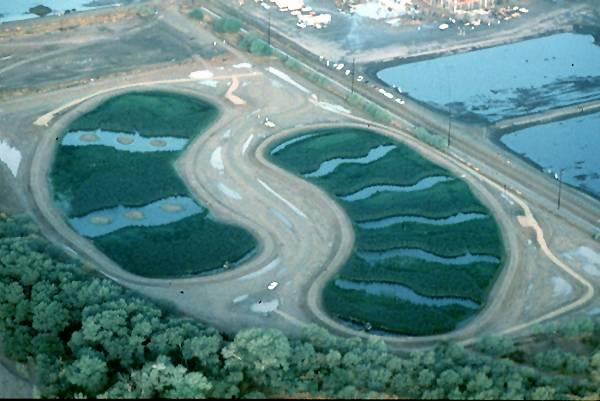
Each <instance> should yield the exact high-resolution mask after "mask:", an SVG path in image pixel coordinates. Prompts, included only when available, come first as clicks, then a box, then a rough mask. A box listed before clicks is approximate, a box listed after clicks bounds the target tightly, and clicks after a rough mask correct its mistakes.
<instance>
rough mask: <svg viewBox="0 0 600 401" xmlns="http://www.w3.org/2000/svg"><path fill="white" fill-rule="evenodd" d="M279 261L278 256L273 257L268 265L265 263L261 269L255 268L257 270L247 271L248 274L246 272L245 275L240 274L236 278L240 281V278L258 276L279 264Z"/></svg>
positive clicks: (247, 278)
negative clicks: (240, 275)
mask: <svg viewBox="0 0 600 401" xmlns="http://www.w3.org/2000/svg"><path fill="white" fill-rule="evenodd" d="M279 262H280V260H279V258H275V259H273V260H272V261H271V262H270V263H269V264H268V265H266V266H265V267H263V268H262V269H260V270H257V271H255V272H252V273H249V274H246V275H245V276H242V277H240V278H238V280H240V281H242V280H250V279H251V278H254V277H258V276H260V275H262V274H265V273H267V272H269V271H271V270H273V269H275V268H277V267H278V266H279Z"/></svg>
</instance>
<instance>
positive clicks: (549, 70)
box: [377, 33, 600, 121]
mask: <svg viewBox="0 0 600 401" xmlns="http://www.w3.org/2000/svg"><path fill="white" fill-rule="evenodd" d="M599 66H600V47H599V46H597V45H595V44H594V38H593V37H592V36H591V35H580V34H574V33H563V34H557V35H552V36H548V37H542V38H537V39H531V40H526V41H522V42H518V43H514V44H508V45H503V46H498V47H493V48H488V49H483V50H477V51H472V52H468V53H462V54H456V55H450V56H445V57H438V58H435V59H429V60H424V61H419V62H414V63H408V64H401V65H396V66H393V67H389V68H385V69H383V70H381V71H379V72H378V73H377V76H378V77H379V78H380V79H381V80H382V81H384V82H385V83H387V84H388V85H390V86H392V85H396V86H397V87H399V88H401V90H403V91H404V92H407V93H408V94H409V95H410V96H412V97H413V98H415V99H418V100H421V101H424V102H427V103H429V104H431V105H433V106H435V107H438V108H440V109H442V110H444V111H446V110H448V107H449V106H450V104H452V106H451V107H452V111H453V113H457V114H461V113H465V114H466V113H468V112H470V113H475V114H477V115H479V116H481V117H483V118H485V119H487V120H490V121H496V120H499V119H503V118H506V117H512V116H518V115H524V114H530V113H534V112H541V111H545V110H548V109H551V108H555V107H559V106H564V105H569V104H575V103H580V102H583V101H589V100H595V99H600V68H599Z"/></svg>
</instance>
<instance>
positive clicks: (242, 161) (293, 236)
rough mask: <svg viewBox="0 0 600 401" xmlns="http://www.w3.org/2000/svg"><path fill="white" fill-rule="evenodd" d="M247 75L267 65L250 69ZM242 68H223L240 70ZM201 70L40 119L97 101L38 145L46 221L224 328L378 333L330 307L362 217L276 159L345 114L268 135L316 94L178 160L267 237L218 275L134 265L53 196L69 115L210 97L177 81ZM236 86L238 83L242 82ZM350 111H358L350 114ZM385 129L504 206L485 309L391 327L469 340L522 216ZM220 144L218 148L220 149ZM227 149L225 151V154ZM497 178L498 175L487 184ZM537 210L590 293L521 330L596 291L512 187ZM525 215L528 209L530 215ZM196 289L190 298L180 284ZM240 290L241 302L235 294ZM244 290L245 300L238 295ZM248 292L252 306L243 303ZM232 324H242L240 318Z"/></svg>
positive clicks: (218, 126) (451, 163)
mask: <svg viewBox="0 0 600 401" xmlns="http://www.w3.org/2000/svg"><path fill="white" fill-rule="evenodd" d="M244 75H246V76H252V75H255V73H250V74H244ZM230 77H231V75H229V76H224V77H215V78H212V79H229V78H230ZM191 81H193V80H190V79H178V80H164V81H154V82H145V83H137V84H131V85H123V86H119V87H116V88H111V89H106V90H103V91H99V92H96V93H94V94H91V95H88V96H85V97H82V98H81V99H77V100H75V101H73V102H69V103H68V104H66V105H64V106H62V107H60V108H58V109H56V110H53V111H51V112H49V113H47V114H45V115H44V116H42V117H40V118H39V119H38V120H36V124H37V125H47V124H49V123H50V122H52V121H53V119H54V118H55V116H56V115H58V114H60V113H63V112H65V111H67V110H68V109H69V108H71V107H73V106H75V105H79V104H80V103H82V102H85V104H83V105H81V107H77V108H75V109H74V110H70V111H68V112H67V113H66V115H65V116H64V118H61V119H60V120H58V121H57V122H56V123H55V124H54V125H53V126H52V128H51V129H49V130H48V132H47V133H46V134H45V135H44V137H43V138H42V140H41V141H40V143H39V144H38V146H37V148H36V153H35V155H34V158H33V162H32V168H31V177H30V186H31V191H32V193H33V196H34V200H35V203H36V205H37V208H38V212H39V213H40V214H41V216H42V220H43V221H45V222H48V223H49V224H50V226H51V227H52V228H53V230H54V231H55V233H57V234H58V236H59V237H60V238H61V240H62V241H66V242H67V244H69V245H70V246H72V247H73V248H75V249H76V250H78V251H80V252H81V253H83V254H84V255H85V256H87V257H88V258H90V259H92V260H94V262H96V263H97V264H98V266H99V268H100V269H101V271H102V273H104V274H105V275H107V276H108V277H110V278H112V279H113V280H115V281H117V282H121V283H123V284H125V285H127V286H130V287H132V288H135V289H136V290H139V291H141V292H144V293H146V294H149V295H151V296H156V297H159V298H163V299H167V300H170V301H173V302H175V303H176V305H177V306H178V307H180V308H181V309H182V310H183V311H184V312H186V313H189V314H190V315H192V316H195V317H198V318H201V319H203V320H205V321H206V322H207V323H211V324H217V325H219V326H220V327H232V328H238V327H239V326H240V325H242V326H243V325H256V324H261V325H265V324H270V325H273V326H276V327H281V328H286V327H287V328H289V324H287V323H285V322H291V323H293V324H299V325H303V324H306V323H307V322H310V321H315V320H316V321H318V322H320V323H322V324H324V325H326V326H328V327H329V328H330V329H333V330H334V331H335V332H337V333H340V334H347V335H359V336H372V335H371V334H367V333H364V332H361V331H356V330H353V329H351V328H349V327H347V326H344V325H342V324H340V323H339V322H337V321H335V320H334V319H332V318H330V317H329V316H327V315H326V314H325V313H324V311H323V309H322V307H321V304H320V299H321V291H322V288H323V286H324V284H325V283H326V282H327V280H328V279H329V278H330V277H331V275H332V274H334V273H335V272H336V271H337V270H338V269H339V268H340V266H341V265H342V264H343V263H344V262H345V261H346V259H347V257H348V256H349V255H350V253H351V251H352V247H353V243H354V233H353V229H352V225H351V223H350V221H349V219H348V217H347V216H346V215H345V213H344V212H343V210H342V209H341V208H340V207H339V206H338V205H337V204H336V203H335V201H334V200H332V199H331V198H330V197H329V196H328V195H327V194H326V193H324V192H323V191H322V190H320V189H318V188H316V187H314V186H313V185H311V184H309V183H307V182H306V181H304V180H302V179H300V178H299V177H296V176H294V175H292V174H291V173H289V172H286V171H284V170H282V169H280V168H278V167H276V166H274V165H272V164H271V163H270V162H268V161H267V160H266V158H265V155H264V153H265V150H266V149H267V147H268V146H269V144H270V143H272V142H273V141H275V140H279V139H281V138H283V137H285V136H288V135H293V134H295V133H297V132H300V131H306V130H312V129H318V128H322V127H324V126H326V127H329V128H331V127H333V126H336V124H326V125H305V126H302V127H301V128H295V129H289V130H285V131H282V132H279V133H278V134H276V135H273V136H272V137H271V138H268V139H267V140H265V138H266V137H267V136H268V134H267V133H265V128H264V127H263V126H262V124H260V123H258V124H257V120H258V121H261V119H260V118H259V117H260V114H261V113H263V115H265V113H267V111H268V112H269V113H268V115H269V117H274V118H272V119H273V120H274V121H277V117H280V118H283V117H284V116H285V115H286V113H287V117H293V116H294V115H299V113H310V112H311V110H314V106H313V105H311V104H310V102H309V101H307V99H306V96H304V95H301V96H298V95H297V94H290V95H289V96H288V97H289V98H290V99H288V101H289V102H290V103H291V104H293V105H294V107H293V108H291V109H289V110H288V111H287V112H282V113H279V114H278V112H277V110H278V109H279V107H277V106H278V105H275V106H268V107H265V108H263V109H258V110H255V111H253V112H251V113H248V112H244V114H243V115H241V116H239V115H238V116H235V115H231V116H230V115H229V114H228V113H222V115H221V118H220V119H219V120H218V121H217V122H216V123H215V124H214V125H213V126H212V127H210V128H209V129H208V131H207V132H205V133H203V134H201V135H199V136H198V137H197V138H196V139H195V140H194V141H193V142H192V143H191V144H190V145H189V146H188V148H187V149H186V151H185V152H184V154H183V155H182V156H181V157H180V159H179V160H178V162H177V168H178V170H179V171H180V172H181V173H182V175H183V177H184V179H185V180H186V182H187V183H188V185H189V187H190V190H191V191H192V192H193V193H194V194H195V195H196V196H197V197H198V198H199V199H201V200H202V203H204V204H205V205H206V206H208V207H209V209H211V210H212V211H213V213H214V214H215V215H216V216H218V217H220V218H222V219H223V220H225V221H228V222H233V223H235V224H239V225H242V226H243V227H244V228H246V229H248V230H250V231H252V232H253V233H254V234H255V235H256V237H257V238H258V240H259V249H258V251H257V254H256V256H255V257H254V258H253V259H251V260H250V261H249V262H248V263H246V264H244V265H243V266H241V267H239V268H236V269H232V270H230V271H224V272H222V273H219V274H215V275H210V276H201V277H194V278H187V279H170V280H160V279H147V278H143V277H139V276H135V275H133V274H130V273H127V272H126V271H124V270H123V269H121V268H120V267H119V266H117V265H115V264H114V263H113V262H112V261H111V260H110V259H108V258H107V257H106V256H104V255H103V254H102V253H100V252H99V251H98V250H97V249H96V248H95V247H94V246H93V245H92V244H91V243H90V242H89V241H88V240H86V239H84V238H82V237H81V236H79V235H78V234H77V233H75V232H74V231H73V230H72V229H71V228H70V227H69V226H68V225H67V224H66V223H65V221H64V219H63V217H62V216H61V214H60V213H59V212H58V211H57V210H56V208H55V207H54V204H53V201H52V196H51V193H50V190H49V188H48V185H47V173H48V169H49V167H50V165H51V161H52V157H53V152H54V146H55V142H56V136H57V135H58V134H59V133H61V132H63V130H64V129H66V127H67V125H68V123H69V122H70V121H71V120H72V119H73V118H74V117H75V116H76V115H77V114H78V113H81V112H82V111H86V110H90V109H92V108H94V107H95V106H97V105H98V104H99V103H101V102H102V101H103V100H105V99H106V98H107V97H109V96H114V95H117V94H119V93H120V92H124V91H126V90H128V89H131V88H136V87H140V88H144V89H148V90H156V89H163V90H164V89H165V87H164V85H165V84H168V85H169V88H168V89H169V90H170V91H173V92H181V93H184V94H188V95H192V96H198V93H197V91H191V90H189V89H182V88H174V87H173V84H176V83H187V82H191ZM232 85H233V84H232ZM203 97H204V98H205V100H208V101H209V102H212V103H214V104H217V105H218V106H220V108H221V110H224V109H225V108H226V105H225V104H224V103H223V102H222V101H221V100H220V99H218V98H215V97H211V96H203ZM340 114H343V115H344V116H346V117H350V116H348V115H347V114H345V113H340ZM352 119H354V120H355V121H358V122H359V124H356V123H350V122H347V123H340V124H337V125H338V126H343V127H352V126H356V127H360V128H365V124H371V125H374V126H376V124H373V123H372V122H371V121H368V120H364V119H360V118H352ZM374 130H375V132H378V133H380V134H382V135H387V136H389V137H393V138H394V139H397V140H401V141H402V142H404V143H407V144H408V145H409V146H411V147H412V148H413V149H415V150H417V151H418V152H420V153H422V154H424V155H426V157H427V158H428V159H430V160H432V161H433V162H435V163H438V164H440V165H441V166H443V167H445V168H447V169H448V170H450V171H451V172H452V173H454V174H455V175H457V176H459V177H461V178H462V179H464V180H465V181H466V182H467V183H469V185H470V187H471V188H472V189H473V190H474V192H475V193H476V194H477V195H478V196H479V197H480V198H481V199H482V200H483V202H484V203H485V204H486V205H487V206H488V207H489V208H490V210H491V211H492V212H493V213H494V214H495V216H496V218H497V221H498V223H499V225H500V227H501V231H502V235H503V239H504V242H505V245H506V247H507V255H506V257H505V261H506V262H505V263H506V264H505V267H504V269H503V270H502V273H501V275H500V277H499V278H498V280H497V283H496V285H495V286H494V288H493V290H492V292H491V293H490V295H489V302H488V304H487V306H486V307H485V309H484V310H483V311H482V312H480V314H479V315H478V316H477V317H476V318H475V319H473V320H472V322H471V323H470V324H468V325H467V326H465V327H464V328H462V329H459V330H456V331H454V332H452V333H448V334H444V335H439V336H430V337H400V336H399V337H392V336H385V337H383V338H384V339H385V340H386V341H387V342H388V343H389V344H390V345H397V346H399V347H403V346H404V347H406V346H408V347H410V346H423V345H427V344H431V343H432V342H434V341H439V340H450V339H455V340H469V339H470V337H472V336H474V335H477V333H478V330H480V329H481V328H482V327H483V326H484V325H485V324H487V323H489V322H490V321H491V320H493V319H494V317H495V316H497V314H498V313H499V311H501V310H503V308H507V307H510V305H509V306H506V305H503V303H504V301H505V298H506V296H507V294H509V288H510V286H511V283H512V281H513V280H512V279H513V278H514V277H515V272H516V270H517V268H518V266H519V263H520V251H519V250H520V244H519V243H518V241H517V239H516V229H515V227H514V226H515V225H517V222H515V221H514V220H515V219H514V218H512V217H511V216H509V215H508V214H507V212H506V211H505V209H504V208H503V207H502V206H501V205H500V204H499V201H498V199H497V198H498V197H497V195H496V194H495V193H493V192H492V190H490V187H491V188H492V189H493V190H497V191H499V192H501V191H502V187H501V186H500V185H499V184H497V183H496V182H494V181H492V180H490V179H489V178H487V177H485V176H483V175H482V174H481V173H480V172H478V171H475V170H473V169H471V168H468V167H467V166H465V165H463V164H461V163H460V161H459V160H457V159H456V158H453V157H451V156H450V155H448V154H446V153H443V152H439V151H432V149H431V148H429V147H427V146H424V145H423V144H421V143H420V142H418V141H416V140H415V139H414V138H413V137H412V136H410V135H409V134H407V133H405V132H402V131H392V130H387V129H385V128H384V127H381V126H377V128H376V129H374ZM215 152H217V153H215ZM215 155H217V156H215ZM214 158H217V159H220V162H219V163H215V164H214V165H212V166H211V165H210V164H209V160H211V159H214ZM480 181H485V182H486V183H487V184H488V185H489V186H485V185H482V183H481V182H480ZM508 194H509V196H510V197H511V198H513V199H514V200H515V202H517V203H518V204H519V205H520V206H521V207H522V208H523V211H524V212H525V217H526V218H527V220H526V222H527V223H528V225H529V226H531V227H533V228H534V230H536V233H537V241H538V243H539V244H540V247H541V249H542V251H543V252H544V253H545V254H546V255H547V256H548V257H549V258H550V259H551V260H552V261H553V262H554V263H556V264H557V265H558V266H559V267H560V268H561V269H563V270H564V271H565V272H567V273H568V274H570V275H571V276H573V277H574V278H575V279H576V280H577V281H579V282H580V283H581V284H582V285H583V286H584V287H585V288H586V293H585V295H584V296H583V297H582V298H580V299H578V300H576V301H575V302H572V303H570V304H568V305H566V306H563V307H561V308H559V309H557V310H555V311H553V312H551V313H548V314H546V315H544V316H541V317H539V318H537V319H535V320H533V321H529V322H526V323H523V324H519V325H517V326H514V327H510V328H508V329H506V330H505V332H506V333H512V332H515V331H517V330H521V329H524V328H527V327H529V326H531V325H532V324H536V323H539V322H541V321H544V320H547V319H550V318H552V317H556V316H558V315H560V314H563V313H566V312H568V311H571V310H573V309H575V308H577V307H580V306H581V305H583V304H584V303H586V302H587V301H588V300H589V299H591V298H592V297H593V294H594V290H593V287H592V286H591V285H590V284H589V283H588V282H587V281H586V280H585V279H584V278H583V277H581V276H579V275H578V274H577V273H576V272H574V271H573V270H572V269H571V268H570V267H569V266H567V265H565V264H563V263H562V262H561V261H560V260H559V259H558V258H556V256H555V255H554V254H553V253H552V252H551V251H550V250H549V249H548V247H547V245H546V243H545V241H544V238H543V232H542V230H541V228H540V227H539V225H538V224H537V223H535V220H534V219H533V216H532V214H531V212H530V210H529V208H528V207H527V205H526V204H525V202H523V201H522V200H521V199H520V198H518V197H517V196H516V195H514V194H512V193H508ZM520 221H521V222H523V221H525V220H522V219H521V220H520ZM274 277H275V278H277V279H278V280H279V282H280V286H279V287H278V289H277V291H268V290H266V289H265V287H266V284H268V283H269V282H270V281H272V280H273V278H274ZM184 288H185V291H186V296H185V297H186V299H185V300H183V299H181V297H179V294H180V293H181V294H183V289H184ZM232 299H233V304H232V302H231V300H232ZM238 300H239V303H238ZM262 301H265V302H264V304H263V306H264V305H265V304H269V305H275V308H274V309H270V311H271V312H274V313H275V314H276V315H277V316H280V317H281V318H283V319H282V321H274V320H270V321H265V320H264V319H263V318H262V317H261V315H259V314H252V313H249V309H248V307H249V308H250V310H252V307H255V306H256V305H258V304H260V303H261V302H262ZM245 302H250V303H251V305H250V306H248V305H246V306H248V307H246V306H244V307H242V305H243V304H244V303H245ZM228 325H231V326H228Z"/></svg>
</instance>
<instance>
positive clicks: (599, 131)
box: [500, 65, 600, 197]
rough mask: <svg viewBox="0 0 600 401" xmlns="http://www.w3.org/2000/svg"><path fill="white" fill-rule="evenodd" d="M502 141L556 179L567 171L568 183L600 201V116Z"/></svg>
mask: <svg viewBox="0 0 600 401" xmlns="http://www.w3.org/2000/svg"><path fill="white" fill-rule="evenodd" d="M598 68H600V65H599V66H598ZM500 140H501V141H502V143H504V144H505V145H506V146H508V147H509V148H510V149H512V150H513V151H514V152H517V153H520V154H522V155H523V156H524V157H526V158H528V159H529V160H531V161H533V162H534V163H536V164H537V165H539V166H540V167H541V168H543V169H544V170H545V171H546V172H548V173H550V174H552V175H554V174H555V173H556V174H558V172H559V171H560V170H561V169H565V170H564V171H563V176H562V178H563V181H564V182H566V183H568V184H570V185H573V186H575V187H580V188H583V189H585V190H587V191H588V192H591V193H592V194H594V195H595V196H598V197H600V113H597V114H590V115H587V116H583V117H577V118H571V119H568V120H563V121H557V122H553V123H549V124H543V125H537V126H534V127H530V128H526V129H523V130H520V131H515V132H512V133H510V134H507V135H504V136H502V138H501V139H500ZM549 170H550V171H549Z"/></svg>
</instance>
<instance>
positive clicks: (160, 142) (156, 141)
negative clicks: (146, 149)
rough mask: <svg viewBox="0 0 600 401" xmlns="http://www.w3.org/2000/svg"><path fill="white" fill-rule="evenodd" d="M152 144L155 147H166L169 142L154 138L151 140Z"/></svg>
mask: <svg viewBox="0 0 600 401" xmlns="http://www.w3.org/2000/svg"><path fill="white" fill-rule="evenodd" d="M150 145H152V146H154V147H155V148H164V147H165V146H167V142H166V141H164V140H162V139H152V140H151V141H150Z"/></svg>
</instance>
